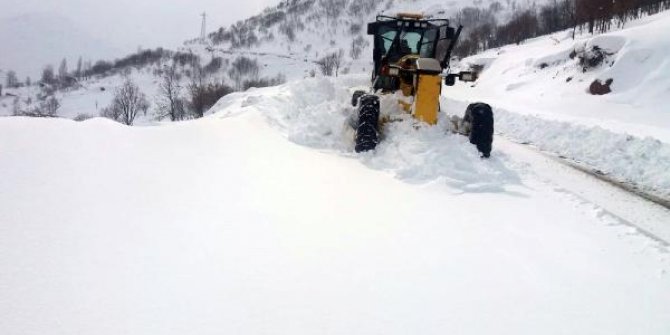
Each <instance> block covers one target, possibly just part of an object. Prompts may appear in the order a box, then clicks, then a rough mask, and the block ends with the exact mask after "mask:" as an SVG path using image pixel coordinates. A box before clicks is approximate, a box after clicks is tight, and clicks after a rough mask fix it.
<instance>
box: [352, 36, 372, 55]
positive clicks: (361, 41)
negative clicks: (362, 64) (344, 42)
mask: <svg viewBox="0 0 670 335" xmlns="http://www.w3.org/2000/svg"><path fill="white" fill-rule="evenodd" d="M368 45H370V42H368V41H366V40H365V38H363V36H361V35H358V36H357V37H356V38H354V39H353V40H352V41H351V50H349V56H350V57H351V59H359V58H360V57H361V54H362V53H363V50H364V49H365V48H367V47H368Z"/></svg>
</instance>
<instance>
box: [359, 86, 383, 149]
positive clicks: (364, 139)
mask: <svg viewBox="0 0 670 335" xmlns="http://www.w3.org/2000/svg"><path fill="white" fill-rule="evenodd" d="M358 101H359V107H358V124H357V126H356V152H366V151H370V150H374V149H375V148H376V147H377V144H379V131H378V128H379V97H377V96H374V95H364V96H362V97H361V98H360V99H359V100H358Z"/></svg>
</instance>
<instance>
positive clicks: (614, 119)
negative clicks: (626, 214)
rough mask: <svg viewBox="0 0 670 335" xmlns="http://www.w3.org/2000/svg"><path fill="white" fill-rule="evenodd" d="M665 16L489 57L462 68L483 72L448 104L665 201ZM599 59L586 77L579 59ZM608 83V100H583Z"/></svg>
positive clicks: (668, 138)
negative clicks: (492, 113)
mask: <svg viewBox="0 0 670 335" xmlns="http://www.w3.org/2000/svg"><path fill="white" fill-rule="evenodd" d="M668 30H670V13H667V12H666V13H661V14H659V15H654V16H651V17H648V18H645V19H642V20H638V21H635V22H632V23H631V24H630V25H629V27H628V28H626V29H623V30H619V31H615V32H611V33H608V34H603V35H597V36H591V35H583V36H578V37H577V38H576V39H575V40H573V39H572V37H571V32H562V33H556V34H553V35H551V36H546V37H541V38H537V39H535V40H530V41H527V42H525V43H522V44H521V45H518V46H508V47H504V48H501V49H495V50H490V51H488V52H485V53H483V54H480V55H476V56H473V57H470V58H467V59H465V60H463V62H462V63H461V65H460V66H461V67H462V68H471V67H472V66H473V65H476V66H484V70H483V72H482V73H481V77H480V79H479V80H478V81H477V83H476V84H474V85H466V84H460V85H458V86H456V87H454V88H451V89H448V90H447V91H446V92H445V95H446V96H447V97H448V98H450V99H453V100H457V101H459V102H467V101H486V102H489V103H490V104H492V105H493V106H495V107H497V110H496V114H497V130H498V131H499V132H500V133H501V134H503V135H504V136H506V137H508V138H512V139H515V140H517V141H519V142H526V143H531V144H534V145H535V146H537V147H538V148H540V149H543V150H546V151H549V152H552V153H556V154H558V155H561V156H565V157H568V158H570V159H573V160H577V161H579V162H581V163H584V164H586V165H588V166H590V167H592V168H594V169H598V170H600V171H601V172H603V173H605V174H608V175H612V176H614V178H615V179H618V180H621V181H626V182H633V183H636V184H638V185H637V186H640V187H642V188H644V189H647V190H650V191H652V192H656V193H659V194H662V195H663V196H665V197H668V195H670V174H669V173H668V167H670V130H669V129H670V111H669V110H668V108H667V105H668V103H670V76H669V75H668V74H669V73H670V61H669V60H668V58H667V53H668V51H669V50H670V35H668V34H666V33H665V32H666V31H668ZM594 47H597V48H599V49H601V50H604V53H605V54H606V56H605V59H604V61H603V64H601V65H598V66H595V67H590V68H585V67H584V66H583V65H581V64H580V61H579V57H580V54H581V53H582V52H583V50H587V51H592V50H593V49H594ZM608 79H612V80H613V82H612V85H611V90H612V92H611V93H609V94H606V95H592V94H590V92H589V91H590V90H589V89H590V86H591V84H592V83H593V82H594V81H596V80H599V81H600V82H602V83H605V82H606V81H607V80H608Z"/></svg>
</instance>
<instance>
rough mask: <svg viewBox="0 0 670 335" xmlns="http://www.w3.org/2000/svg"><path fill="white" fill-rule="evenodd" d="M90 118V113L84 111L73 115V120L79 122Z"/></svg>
mask: <svg viewBox="0 0 670 335" xmlns="http://www.w3.org/2000/svg"><path fill="white" fill-rule="evenodd" d="M91 118H93V116H92V115H89V114H86V113H81V114H78V115H77V116H75V117H74V120H75V121H77V122H81V121H86V120H88V119H91Z"/></svg>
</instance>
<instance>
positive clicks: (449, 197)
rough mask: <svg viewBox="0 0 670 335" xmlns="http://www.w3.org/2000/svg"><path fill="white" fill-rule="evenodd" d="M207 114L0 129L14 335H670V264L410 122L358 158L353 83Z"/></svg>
mask: <svg viewBox="0 0 670 335" xmlns="http://www.w3.org/2000/svg"><path fill="white" fill-rule="evenodd" d="M366 79H367V78H366V77H363V76H361V77H347V78H341V79H309V80H305V81H299V82H294V83H290V84H287V85H283V86H280V87H275V88H267V89H259V90H252V91H249V92H246V93H239V94H233V95H230V96H228V97H226V98H225V99H223V100H222V101H221V102H220V103H219V104H218V105H217V106H216V107H215V108H214V109H213V114H212V115H211V116H209V117H207V118H205V119H202V120H199V121H194V122H184V123H180V124H173V125H165V126H160V127H135V128H128V127H124V126H121V125H118V124H115V123H113V122H111V121H106V120H102V119H93V120H89V121H86V122H83V123H75V122H72V121H68V120H33V119H26V118H0V175H2V176H3V178H2V179H0V245H1V246H2V250H1V252H0V299H1V300H2V303H0V315H2V316H1V317H0V332H1V333H6V334H44V333H49V334H72V333H95V334H119V333H123V334H184V333H189V334H222V333H230V334H259V333H271V334H321V333H330V334H371V333H383V334H407V333H417V334H418V333H420V334H448V333H457V334H489V333H496V334H566V333H568V334H613V333H622V334H633V333H641V334H667V333H668V331H670V328H668V327H669V325H668V322H667V320H668V315H670V280H668V273H667V272H668V270H670V251H669V250H668V247H667V245H664V244H662V243H659V242H656V241H653V240H651V239H649V238H647V237H646V236H644V235H642V234H640V233H639V232H638V231H637V230H636V229H634V228H631V226H629V225H627V224H626V223H625V222H621V221H620V220H618V219H617V218H616V217H613V216H611V215H609V214H608V213H607V212H606V211H603V210H602V209H601V208H599V207H598V206H597V205H595V204H593V203H590V202H588V201H585V200H584V199H581V198H578V197H576V196H574V195H573V194H571V193H570V192H567V191H566V190H565V189H559V188H555V187H554V186H552V185H551V184H548V183H545V182H544V181H542V180H541V179H540V178H538V177H536V176H535V174H534V173H533V172H532V169H533V166H534V164H532V162H524V161H517V160H516V159H515V158H514V157H511V156H509V155H508V154H506V153H505V152H504V151H500V150H498V151H497V152H496V154H495V158H494V159H492V160H490V161H482V160H481V159H479V155H478V154H477V152H476V150H475V149H474V148H472V147H471V146H470V145H469V144H468V143H466V141H465V139H463V138H461V137H459V136H456V135H451V134H448V133H447V132H445V131H444V130H443V129H441V128H439V127H434V128H424V127H418V128H417V129H415V127H414V125H413V122H411V121H405V122H401V123H397V124H393V125H391V126H389V127H387V129H385V142H384V143H383V144H382V145H381V146H380V147H379V150H378V151H377V152H376V153H370V154H366V155H360V156H358V155H354V154H351V153H350V151H351V150H350V148H349V146H350V141H351V140H350V138H349V137H347V130H346V129H347V128H346V125H345V123H346V118H347V114H348V113H349V112H350V110H351V107H350V106H348V101H349V88H350V87H352V86H358V85H363V84H365V81H366Z"/></svg>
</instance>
